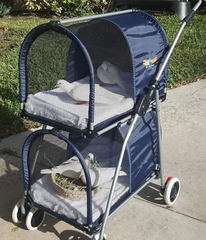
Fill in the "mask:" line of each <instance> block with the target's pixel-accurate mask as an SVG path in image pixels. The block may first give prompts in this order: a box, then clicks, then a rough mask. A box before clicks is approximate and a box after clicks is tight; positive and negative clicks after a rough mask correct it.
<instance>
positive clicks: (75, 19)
mask: <svg viewBox="0 0 206 240" xmlns="http://www.w3.org/2000/svg"><path fill="white" fill-rule="evenodd" d="M135 11H136V10H135ZM132 12H134V10H133V9H129V10H123V11H119V12H112V13H103V14H98V15H92V16H88V17H80V18H72V19H66V20H61V21H60V23H61V24H62V25H63V24H69V23H74V22H80V21H87V20H92V19H97V18H105V17H110V16H116V15H121V14H126V13H132Z"/></svg>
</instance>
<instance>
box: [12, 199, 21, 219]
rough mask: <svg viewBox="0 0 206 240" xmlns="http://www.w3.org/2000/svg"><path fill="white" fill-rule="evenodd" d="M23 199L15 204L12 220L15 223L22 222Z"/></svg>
mask: <svg viewBox="0 0 206 240" xmlns="http://www.w3.org/2000/svg"><path fill="white" fill-rule="evenodd" d="M21 201H22V200H21V199H20V200H19V201H18V202H17V203H16V204H15V206H14V208H13V211H12V220H13V222H14V223H22V216H21Z"/></svg>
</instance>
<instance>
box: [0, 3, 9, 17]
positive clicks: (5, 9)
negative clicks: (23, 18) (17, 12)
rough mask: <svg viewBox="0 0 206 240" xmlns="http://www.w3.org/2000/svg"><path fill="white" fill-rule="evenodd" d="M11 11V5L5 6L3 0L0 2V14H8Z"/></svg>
mask: <svg viewBox="0 0 206 240" xmlns="http://www.w3.org/2000/svg"><path fill="white" fill-rule="evenodd" d="M10 11H11V7H10V6H8V7H7V6H6V5H5V4H4V3H3V2H1V3H0V16H2V17H3V16H5V15H8V14H9V13H10Z"/></svg>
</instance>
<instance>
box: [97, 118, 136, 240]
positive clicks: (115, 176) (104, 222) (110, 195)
mask: <svg viewBox="0 0 206 240" xmlns="http://www.w3.org/2000/svg"><path fill="white" fill-rule="evenodd" d="M138 117H139V116H138V114H135V116H134V119H133V121H132V123H131V125H130V127H129V129H128V132H127V135H126V137H125V139H124V142H123V145H122V150H121V153H120V157H119V162H118V165H117V168H116V171H115V174H114V179H113V182H112V187H111V190H110V194H109V198H108V201H107V206H106V210H105V213H104V218H103V222H102V226H101V230H100V237H99V240H103V237H104V231H105V227H106V223H107V220H108V217H109V213H110V209H111V205H112V199H113V195H114V191H115V187H116V183H117V179H118V176H119V171H120V168H121V165H122V161H123V157H124V153H125V150H126V145H127V142H128V140H129V138H130V135H131V133H132V130H133V128H134V125H135V123H136V121H137V119H138Z"/></svg>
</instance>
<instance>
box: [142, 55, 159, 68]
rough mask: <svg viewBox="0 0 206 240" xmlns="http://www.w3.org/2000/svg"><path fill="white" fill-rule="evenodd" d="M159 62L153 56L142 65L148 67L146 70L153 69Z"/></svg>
mask: <svg viewBox="0 0 206 240" xmlns="http://www.w3.org/2000/svg"><path fill="white" fill-rule="evenodd" d="M156 61H157V57H155V58H152V57H151V55H149V59H145V60H143V63H142V65H143V66H146V68H151V67H153V66H154V63H155V62H156Z"/></svg>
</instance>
